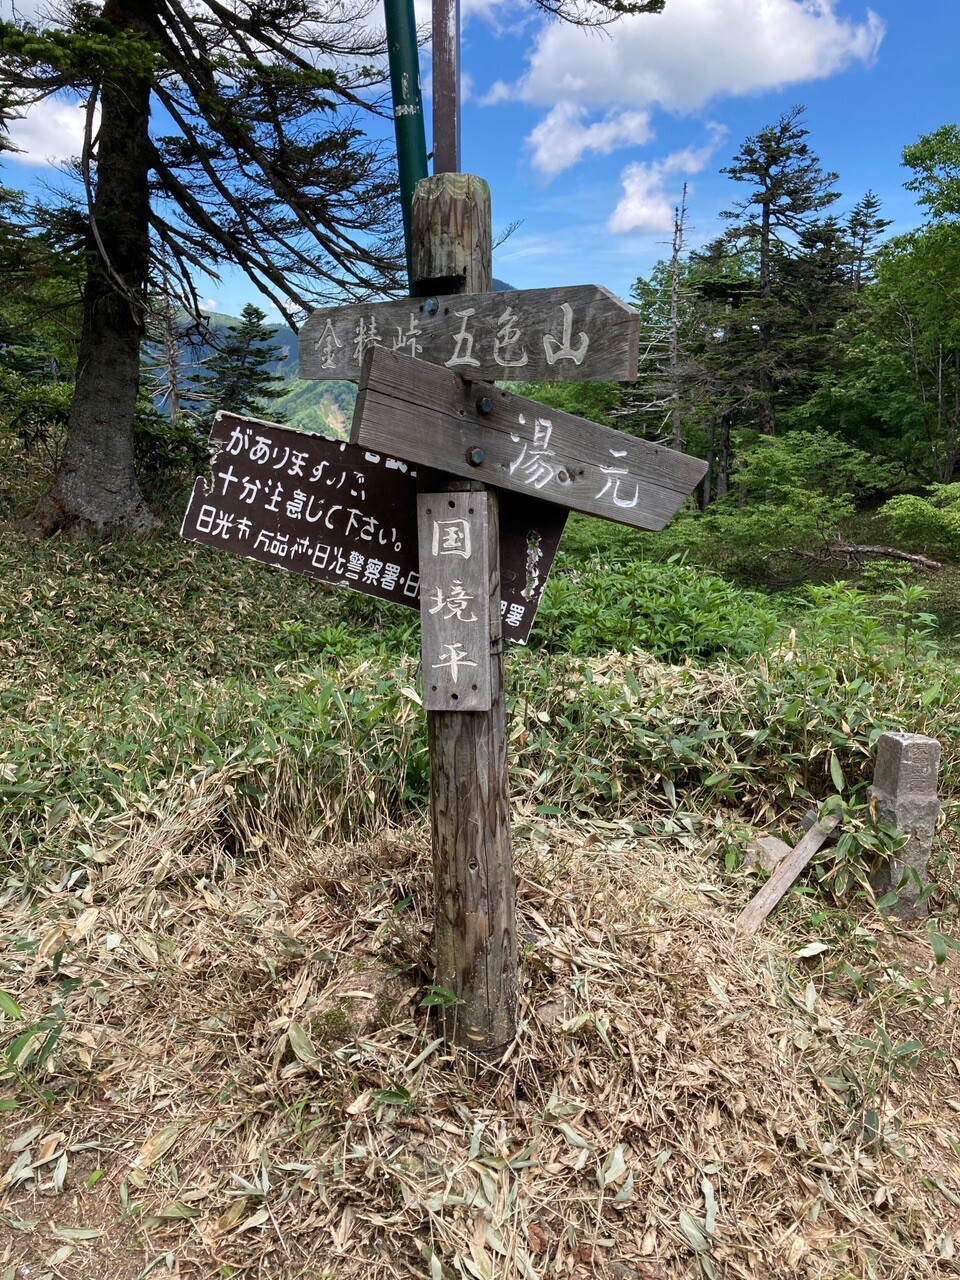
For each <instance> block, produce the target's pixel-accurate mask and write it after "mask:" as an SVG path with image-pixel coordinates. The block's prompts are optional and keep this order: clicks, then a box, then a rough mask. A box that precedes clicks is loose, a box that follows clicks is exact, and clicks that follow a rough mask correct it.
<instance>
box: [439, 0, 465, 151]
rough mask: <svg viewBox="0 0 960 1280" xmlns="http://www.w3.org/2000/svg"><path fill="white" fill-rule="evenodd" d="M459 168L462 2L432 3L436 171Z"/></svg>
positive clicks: (441, 0) (457, 0) (451, 0)
mask: <svg viewBox="0 0 960 1280" xmlns="http://www.w3.org/2000/svg"><path fill="white" fill-rule="evenodd" d="M459 169H460V0H433V172H434V173H456V172H458V171H459Z"/></svg>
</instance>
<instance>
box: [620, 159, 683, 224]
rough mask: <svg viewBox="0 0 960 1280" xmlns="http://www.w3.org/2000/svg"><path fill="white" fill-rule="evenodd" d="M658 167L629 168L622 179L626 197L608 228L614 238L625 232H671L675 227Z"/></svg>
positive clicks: (653, 165)
mask: <svg viewBox="0 0 960 1280" xmlns="http://www.w3.org/2000/svg"><path fill="white" fill-rule="evenodd" d="M663 176H664V175H663V169H662V167H661V166H660V165H659V164H643V163H642V162H641V161H637V163H636V164H630V165H627V167H626V169H624V171H623V173H622V174H621V175H620V179H621V181H622V182H623V195H622V196H621V198H620V200H619V202H618V204H617V207H616V208H615V209H614V211H613V213H612V214H611V215H610V221H609V222H608V223H607V227H608V228H609V230H610V231H612V232H614V233H615V234H619V235H622V234H623V233H624V232H626V231H668V230H669V229H670V228H671V227H672V226H673V205H672V204H671V202H670V199H669V197H668V196H667V193H666V190H665V188H664V183H663Z"/></svg>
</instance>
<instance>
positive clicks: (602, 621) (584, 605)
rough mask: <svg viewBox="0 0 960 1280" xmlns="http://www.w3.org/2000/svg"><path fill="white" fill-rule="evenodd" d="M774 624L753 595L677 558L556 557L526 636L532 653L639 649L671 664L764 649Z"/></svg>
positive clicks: (774, 620) (761, 602)
mask: <svg viewBox="0 0 960 1280" xmlns="http://www.w3.org/2000/svg"><path fill="white" fill-rule="evenodd" d="M776 626H777V620H776V617H775V615H774V613H773V611H772V610H771V608H770V607H769V605H768V604H767V603H766V602H765V601H764V600H763V598H762V597H761V596H759V595H757V594H756V593H755V592H748V591H743V590H740V589H738V588H737V587H735V586H732V585H731V584H730V583H728V582H725V581H724V580H723V579H722V578H720V577H717V575H716V574H712V573H709V572H707V571H706V570H704V569H701V568H698V567H697V566H695V565H690V564H684V563H683V562H682V561H680V560H678V559H673V560H671V561H668V562H667V563H666V564H657V563H655V562H653V561H647V560H624V561H621V562H619V563H616V562H614V563H609V562H607V561H605V560H602V559H600V558H599V557H598V558H594V559H593V560H590V561H587V562H586V563H585V564H582V565H577V564H576V562H574V563H571V562H570V561H569V560H568V559H567V558H566V557H563V556H561V557H560V558H559V562H558V564H557V566H556V568H555V570H554V572H553V574H552V575H551V577H550V579H549V581H548V583H547V590H546V592H545V594H544V598H543V602H542V604H541V605H540V612H539V615H538V618H537V622H536V625H535V628H534V632H533V636H532V637H531V645H532V646H533V647H534V648H541V649H548V650H550V651H551V652H561V653H563V652H565V653H572V654H580V655H583V654H595V653H599V652H602V651H603V650H605V649H619V650H621V651H629V650H631V649H644V650H646V652H648V653H651V654H653V655H655V656H656V657H658V658H661V659H663V660H665V661H668V662H684V661H686V660H688V659H696V660H704V659H709V658H713V657H716V656H717V655H718V654H727V655H730V656H738V657H744V656H746V655H747V654H750V653H755V652H756V651H757V650H759V649H763V648H765V647H766V646H767V644H768V643H769V641H770V638H771V636H772V634H773V632H774V630H775V628H776Z"/></svg>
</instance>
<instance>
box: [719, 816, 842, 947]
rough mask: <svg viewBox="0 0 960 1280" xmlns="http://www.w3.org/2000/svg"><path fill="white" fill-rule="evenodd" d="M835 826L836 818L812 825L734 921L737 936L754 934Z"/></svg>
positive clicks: (829, 818) (825, 819)
mask: <svg viewBox="0 0 960 1280" xmlns="http://www.w3.org/2000/svg"><path fill="white" fill-rule="evenodd" d="M836 825H837V819H836V818H835V817H832V816H831V817H827V818H824V819H823V821H822V822H815V823H814V824H813V826H812V827H811V828H810V830H809V831H807V832H806V834H805V835H804V836H803V838H802V839H801V840H800V841H799V843H798V844H797V845H796V847H795V848H794V849H792V850H791V851H790V853H788V854H787V856H786V857H785V858H784V859H783V861H782V862H781V863H780V864H779V866H778V867H777V869H776V871H774V873H773V875H771V877H770V879H769V880H768V881H767V883H766V884H765V885H764V886H763V888H762V889H761V890H760V891H759V893H757V894H756V896H755V897H753V898H751V900H750V901H749V902H748V903H747V905H746V906H745V907H744V908H743V910H742V911H741V912H740V914H739V915H738V916H737V918H736V921H735V922H734V929H735V931H736V932H737V933H742V934H746V935H749V934H751V933H756V931H757V930H758V929H759V928H760V926H761V925H762V924H763V922H764V920H766V918H767V916H768V915H769V914H770V912H771V911H772V910H773V908H774V907H775V906H776V905H777V903H778V902H779V901H780V899H781V898H782V897H783V896H784V894H785V893H786V892H787V890H788V889H789V888H790V886H791V885H792V884H793V882H794V881H795V880H796V878H797V876H799V874H800V872H801V871H802V870H803V869H804V867H805V866H806V865H807V863H808V862H809V861H810V859H811V858H812V857H813V855H814V854H815V853H816V852H817V850H818V849H819V848H820V846H821V845H822V844H823V843H824V842H825V841H826V840H827V839H829V837H830V834H831V833H832V831H833V830H834V828H835V827H836Z"/></svg>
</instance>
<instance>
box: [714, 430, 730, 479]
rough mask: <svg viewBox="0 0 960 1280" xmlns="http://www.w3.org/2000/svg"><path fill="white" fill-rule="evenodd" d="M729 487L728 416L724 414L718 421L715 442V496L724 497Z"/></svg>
mask: <svg viewBox="0 0 960 1280" xmlns="http://www.w3.org/2000/svg"><path fill="white" fill-rule="evenodd" d="M729 488H730V418H729V417H728V416H727V415H726V414H724V416H723V418H722V419H721V422H720V440H719V442H718V444H717V476H716V489H715V493H716V497H717V498H725V497H726V496H727V493H728V491H729Z"/></svg>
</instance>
